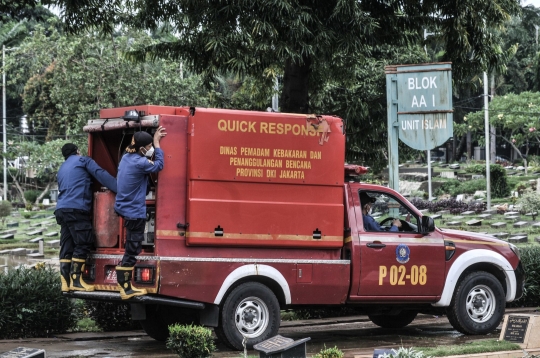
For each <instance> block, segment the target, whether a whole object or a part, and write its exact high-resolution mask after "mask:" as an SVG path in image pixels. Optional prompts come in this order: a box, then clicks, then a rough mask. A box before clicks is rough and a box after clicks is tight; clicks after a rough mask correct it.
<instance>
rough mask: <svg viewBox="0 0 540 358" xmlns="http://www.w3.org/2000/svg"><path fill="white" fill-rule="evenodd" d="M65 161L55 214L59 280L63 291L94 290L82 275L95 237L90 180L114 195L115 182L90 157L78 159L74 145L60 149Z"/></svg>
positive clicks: (67, 145)
mask: <svg viewBox="0 0 540 358" xmlns="http://www.w3.org/2000/svg"><path fill="white" fill-rule="evenodd" d="M62 155H63V156H64V158H65V162H64V163H62V165H61V166H60V169H59V170H58V202H57V205H56V210H55V212H54V215H55V216H56V222H57V223H58V224H59V225H60V246H61V247H60V281H61V283H62V291H63V292H67V291H70V290H74V291H94V286H93V285H89V284H87V283H86V282H84V280H83V278H82V272H83V271H84V265H85V261H86V258H87V256H88V253H89V252H90V249H91V248H92V244H93V241H94V234H93V231H92V222H91V221H90V220H91V217H90V208H91V205H92V191H91V189H90V186H91V184H92V177H94V178H95V179H96V180H97V181H99V182H100V183H101V184H102V185H104V186H106V187H107V188H109V189H110V190H112V191H113V192H116V179H115V178H114V177H112V176H111V175H110V174H109V173H108V172H107V171H105V170H104V169H102V168H101V167H100V166H99V165H97V164H96V162H94V160H92V159H91V158H89V157H84V156H81V153H80V152H79V149H78V148H77V146H76V145H75V144H72V143H67V144H64V146H63V147H62Z"/></svg>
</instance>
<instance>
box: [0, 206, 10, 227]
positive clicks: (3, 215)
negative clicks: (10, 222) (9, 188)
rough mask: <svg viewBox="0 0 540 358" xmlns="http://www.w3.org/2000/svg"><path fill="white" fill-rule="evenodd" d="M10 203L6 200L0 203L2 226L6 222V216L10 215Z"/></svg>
mask: <svg viewBox="0 0 540 358" xmlns="http://www.w3.org/2000/svg"><path fill="white" fill-rule="evenodd" d="M11 210H12V207H11V203H10V202H9V201H7V200H2V201H0V220H2V225H4V221H5V220H6V216H9V215H10V214H11Z"/></svg>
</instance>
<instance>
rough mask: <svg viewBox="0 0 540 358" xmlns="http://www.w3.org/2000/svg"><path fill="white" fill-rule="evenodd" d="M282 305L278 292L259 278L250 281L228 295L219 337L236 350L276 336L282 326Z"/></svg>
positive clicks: (222, 311) (218, 333)
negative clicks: (276, 293) (259, 281)
mask: <svg viewBox="0 0 540 358" xmlns="http://www.w3.org/2000/svg"><path fill="white" fill-rule="evenodd" d="M279 322H280V308H279V302H278V300H277V298H276V296H275V295H274V293H273V292H272V291H271V290H270V289H269V288H268V287H266V286H265V285H263V284H261V283H258V282H247V283H243V284H241V285H239V286H238V287H236V288H235V289H233V290H232V291H231V293H230V294H229V295H228V296H227V298H226V299H225V303H224V304H223V307H222V310H221V314H220V324H219V327H218V328H217V329H216V335H217V336H218V338H221V339H224V340H225V342H224V343H225V344H227V345H228V346H229V347H231V348H233V349H236V350H243V349H244V347H243V344H242V341H243V340H244V337H246V340H247V341H246V346H247V348H248V349H252V348H253V345H255V344H257V343H259V342H262V341H264V340H266V339H268V338H271V337H273V336H275V335H276V334H277V332H278V329H279Z"/></svg>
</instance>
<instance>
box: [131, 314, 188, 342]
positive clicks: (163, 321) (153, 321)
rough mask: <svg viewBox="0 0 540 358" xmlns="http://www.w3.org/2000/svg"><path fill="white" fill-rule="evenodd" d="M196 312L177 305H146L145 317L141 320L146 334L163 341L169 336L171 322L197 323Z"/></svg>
mask: <svg viewBox="0 0 540 358" xmlns="http://www.w3.org/2000/svg"><path fill="white" fill-rule="evenodd" d="M197 318H198V317H197V313H196V312H195V311H192V310H189V309H183V308H179V307H171V306H162V305H146V319H145V320H142V321H141V326H142V327H143V329H144V331H145V332H146V334H148V335H149V336H150V337H152V338H154V339H155V340H156V341H160V342H164V341H166V340H167V338H169V326H170V325H171V324H175V323H179V324H191V323H195V324H196V323H198V320H197Z"/></svg>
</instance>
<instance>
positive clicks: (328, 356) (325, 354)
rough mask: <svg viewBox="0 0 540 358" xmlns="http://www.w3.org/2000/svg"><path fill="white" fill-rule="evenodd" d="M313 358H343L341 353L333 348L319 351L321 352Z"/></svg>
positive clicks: (336, 348)
mask: <svg viewBox="0 0 540 358" xmlns="http://www.w3.org/2000/svg"><path fill="white" fill-rule="evenodd" d="M313 358H343V352H342V351H340V350H339V349H338V347H334V348H326V346H325V347H324V349H321V351H320V352H319V353H317V354H315V356H314V357H313Z"/></svg>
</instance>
